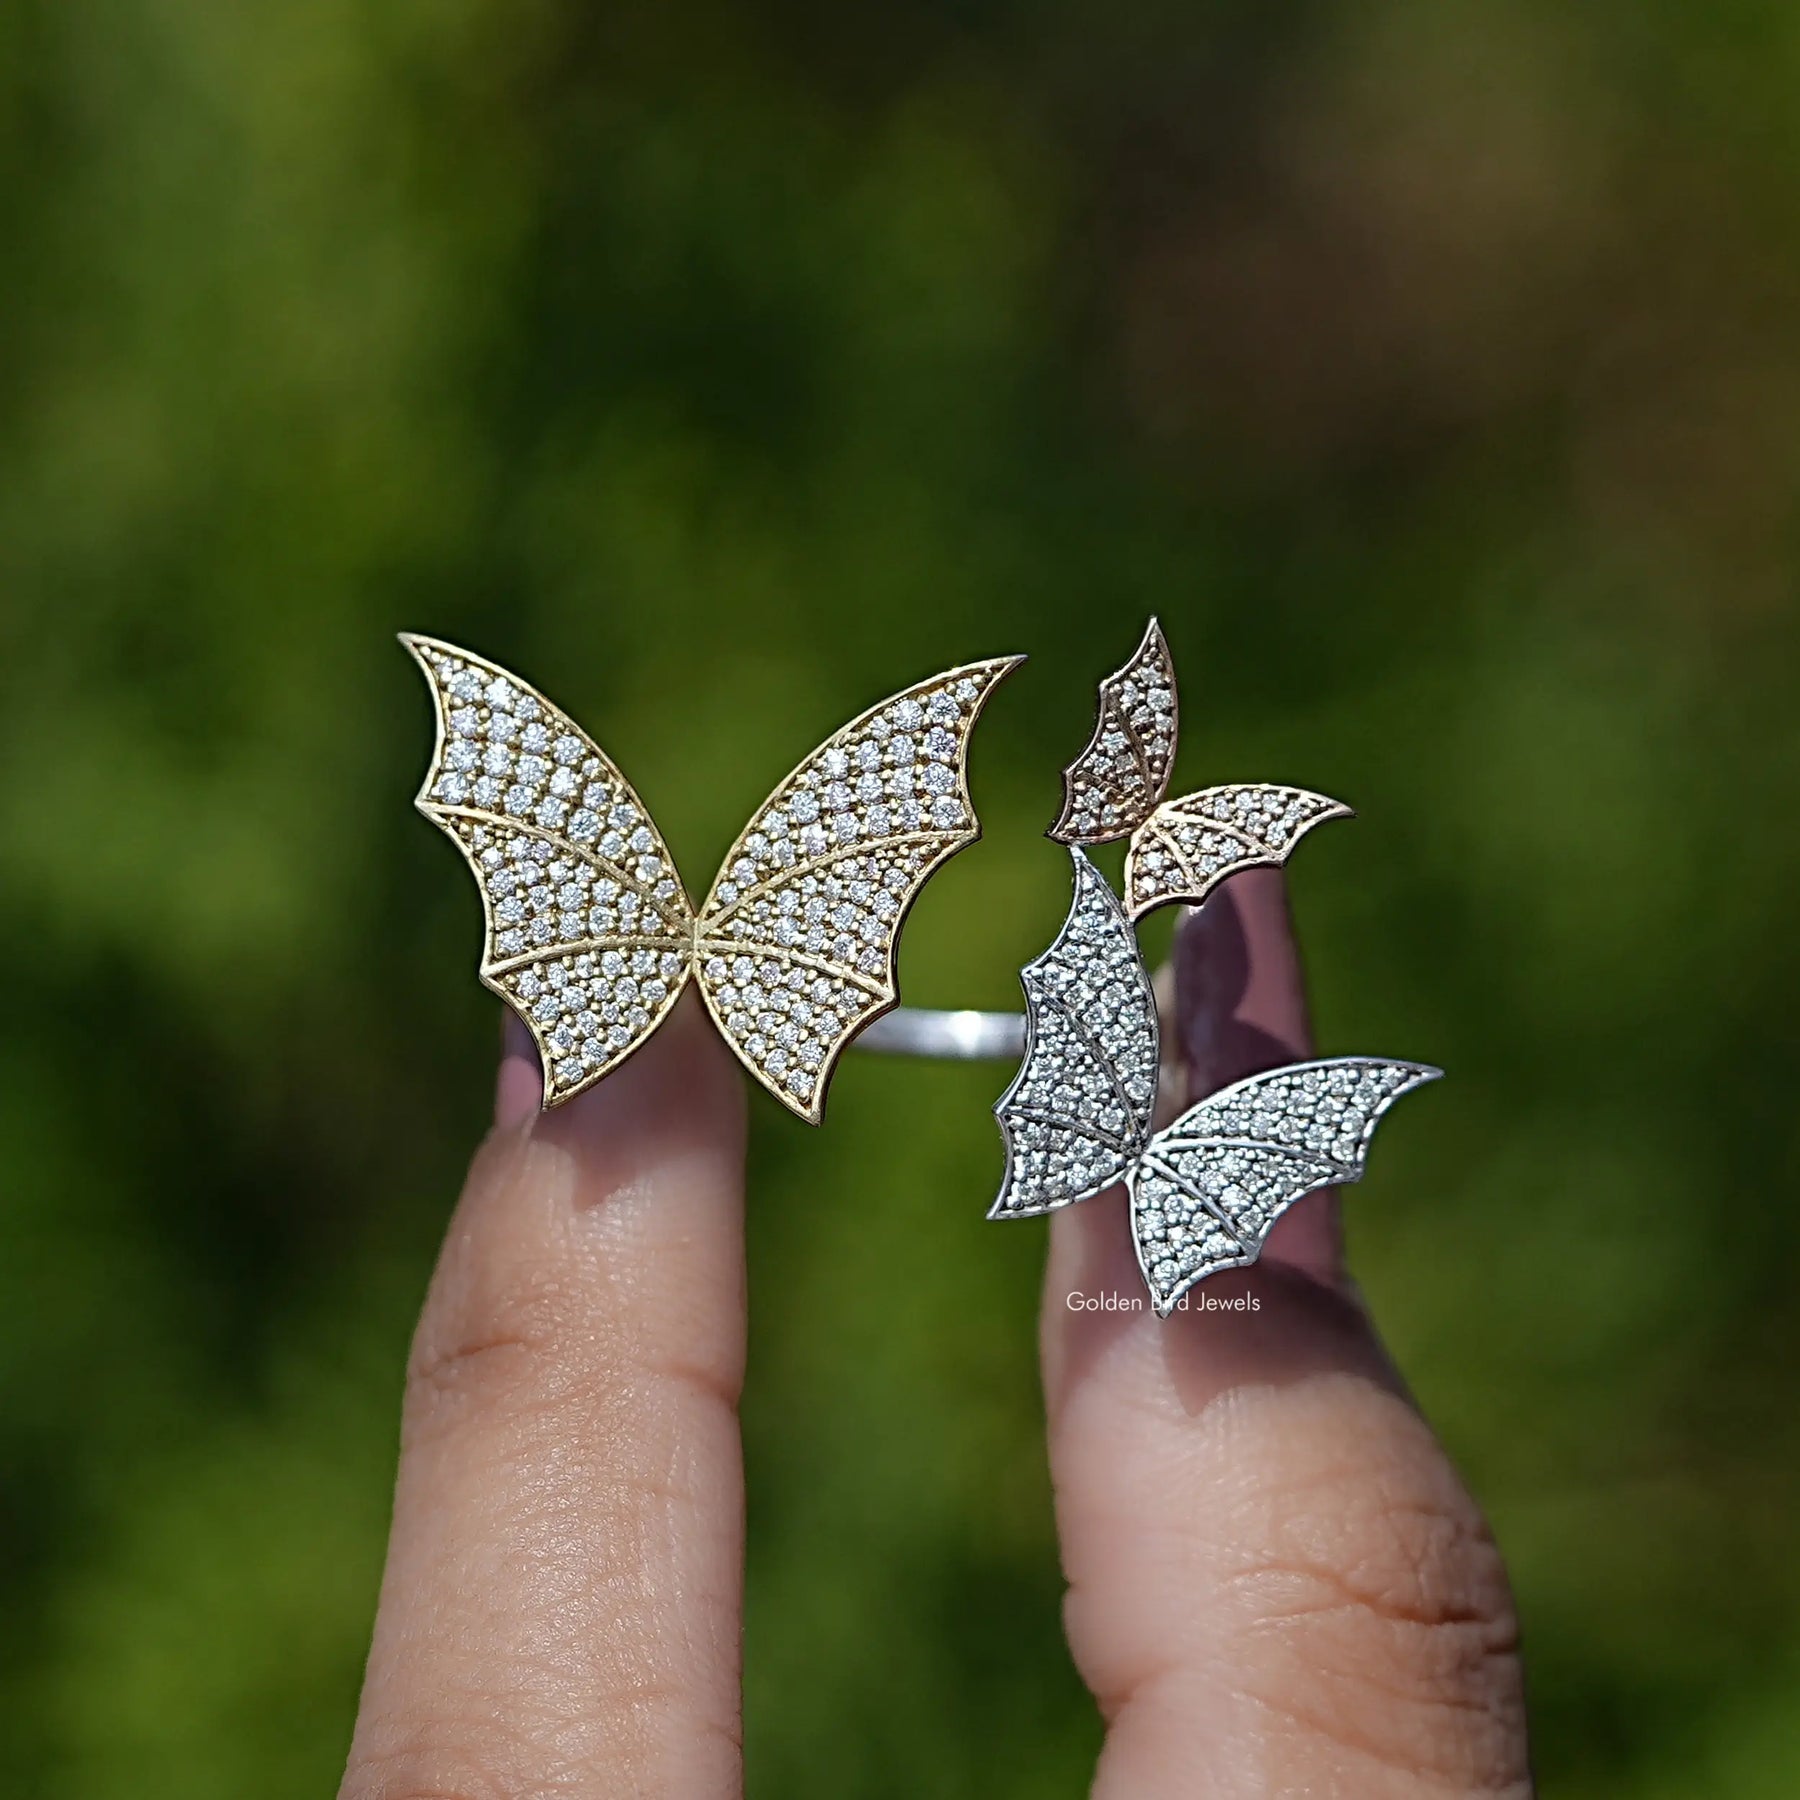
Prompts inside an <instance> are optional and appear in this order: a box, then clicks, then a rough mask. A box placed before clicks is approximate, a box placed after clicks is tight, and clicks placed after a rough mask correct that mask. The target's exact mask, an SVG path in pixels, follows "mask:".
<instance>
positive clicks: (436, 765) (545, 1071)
mask: <svg viewBox="0 0 1800 1800" xmlns="http://www.w3.org/2000/svg"><path fill="white" fill-rule="evenodd" d="M395 636H396V638H397V639H398V640H399V642H400V644H401V647H402V648H403V649H405V651H406V652H407V654H408V655H409V656H411V658H412V659H413V661H414V663H416V664H417V665H418V669H419V674H420V676H421V677H422V678H423V680H424V682H425V690H426V692H427V693H428V694H429V695H430V697H431V714H432V724H433V729H434V732H435V736H434V740H433V743H432V748H431V756H430V759H429V760H428V761H427V763H426V766H425V775H424V778H423V780H422V781H421V782H420V784H419V791H418V792H417V793H416V794H415V795H414V796H413V805H414V807H415V808H416V809H417V810H418V811H419V812H420V813H421V814H423V815H424V817H425V818H427V819H429V820H430V821H431V823H432V824H433V825H435V826H436V827H437V828H438V830H439V831H441V832H442V833H443V834H444V836H445V837H447V838H448V839H449V840H450V842H451V843H452V844H453V845H454V846H455V847H456V851H457V854H458V855H459V856H460V857H461V858H462V860H463V862H464V864H465V865H466V866H467V868H468V870H469V874H470V876H471V877H472V879H473V880H474V883H475V893H476V896H477V898H478V899H479V900H480V902H481V956H480V960H479V961H478V963H477V964H476V978H477V979H478V980H479V981H480V983H481V985H482V986H483V987H484V988H486V989H487V990H488V992H489V993H491V994H493V995H494V996H495V998H497V999H498V1000H499V1001H500V1002H501V1003H502V1004H503V1005H504V1006H505V1007H506V1009H507V1011H508V1012H510V1013H512V1014H513V1016H514V1017H515V1018H517V1019H518V1021H519V1023H520V1024H521V1025H523V1026H524V1027H525V1030H526V1032H527V1033H528V1034H529V1035H530V1038H531V1041H532V1044H533V1046H534V1047H535V1048H536V1050H537V1054H538V1067H539V1072H540V1077H541V1079H542V1084H543V1085H542V1088H541V1090H540V1097H539V1102H538V1107H539V1111H540V1112H550V1111H552V1110H553V1109H555V1108H556V1107H559V1106H562V1105H564V1104H565V1103H566V1102H568V1101H570V1100H573V1099H574V1098H575V1096H576V1095H577V1094H583V1093H586V1092H587V1090H588V1089H589V1088H591V1087H592V1086H593V1085H594V1084H595V1083H596V1082H598V1081H602V1080H604V1079H605V1078H606V1077H607V1076H608V1075H610V1074H611V1073H612V1072H613V1071H614V1070H615V1069H617V1068H618V1067H619V1065H620V1064H621V1063H622V1062H624V1061H625V1060H626V1059H627V1058H628V1057H630V1056H632V1055H633V1054H634V1053H635V1052H636V1051H637V1050H639V1049H641V1048H642V1047H643V1045H644V1044H645V1043H646V1042H647V1041H648V1039H649V1038H650V1037H651V1036H652V1035H653V1034H654V1033H655V1032H656V1031H657V1030H658V1029H659V1028H660V1027H661V1026H662V1024H663V1023H664V1022H665V1021H666V1020H667V1018H668V1016H669V1014H670V1012H672V1011H673V1010H674V1007H675V1003H676V1002H677V1001H678V1000H679V999H680V998H681V991H682V989H683V988H685V987H686V986H687V984H688V983H689V981H691V980H692V979H693V978H694V975H695V969H694V959H693V956H692V955H691V954H689V955H687V956H684V957H683V959H682V966H681V971H680V974H679V976H678V978H677V979H676V980H675V981H673V982H672V983H671V984H670V988H669V993H668V995H667V997H666V998H665V1000H664V1002H663V1004H662V1006H661V1007H660V1008H659V1010H658V1011H657V1012H656V1014H655V1016H654V1017H653V1018H652V1020H651V1022H650V1023H649V1025H647V1026H646V1027H645V1028H644V1030H643V1031H642V1032H640V1033H639V1034H638V1036H637V1037H635V1038H634V1039H633V1040H632V1041H631V1042H630V1043H629V1044H627V1045H625V1046H624V1047H623V1048H621V1049H620V1050H619V1052H618V1054H617V1055H615V1056H612V1057H609V1058H608V1059H607V1060H606V1061H605V1062H603V1063H601V1064H600V1065H599V1066H598V1067H597V1068H595V1069H593V1070H591V1071H589V1072H588V1073H587V1074H585V1075H584V1076H583V1077H582V1079H581V1080H580V1081H577V1082H572V1083H570V1084H569V1085H568V1086H567V1087H564V1088H563V1089H561V1090H560V1091H559V1092H555V1093H552V1092H551V1089H552V1087H553V1085H554V1084H553V1083H552V1081H551V1080H550V1078H549V1071H550V1069H551V1067H552V1064H553V1063H554V1061H555V1058H556V1052H555V1049H554V1048H553V1046H552V1045H551V1044H549V1043H548V1042H547V1041H546V1039H545V1037H544V1035H543V1033H542V1032H541V1031H540V1030H539V1028H538V1022H537V1020H536V1019H534V1018H533V1017H532V1016H531V1013H530V1011H529V1009H528V1008H527V1007H525V1006H523V1005H521V1004H520V1002H519V1001H518V999H517V998H516V997H515V996H514V995H512V994H510V993H508V992H507V990H506V988H505V986H504V985H503V984H504V980H505V978H506V977H507V976H509V975H513V974H517V973H518V972H519V971H520V970H521V969H523V968H525V967H528V966H529V964H530V961H531V960H534V959H524V958H519V957H508V958H505V959H502V960H501V961H499V962H495V961H494V960H493V958H491V957H490V955H489V954H488V950H489V946H490V945H491V944H492V943H493V941H494V936H495V932H496V927H497V921H496V920H495V918H494V913H493V903H492V902H491V901H490V899H489V898H488V890H487V883H486V882H485V881H483V880H482V878H481V870H480V869H479V868H478V867H477V865H476V862H475V855H474V851H473V850H472V849H471V847H470V846H469V845H468V844H467V843H465V842H464V841H463V838H462V836H461V835H460V833H458V832H457V831H456V830H455V828H454V826H453V825H452V823H451V821H452V820H454V819H460V818H467V817H470V816H471V814H470V813H469V812H467V811H460V810H458V809H457V808H455V807H451V806H446V805H444V804H443V803H442V802H441V801H437V800H434V799H433V798H432V797H431V796H432V790H433V788H434V786H435V785H436V782H437V778H438V776H439V774H440V772H441V771H442V768H443V762H444V746H445V742H446V739H447V737H448V726H449V721H448V719H447V718H446V716H445V712H444V697H443V695H442V693H441V692H440V691H439V687H438V683H437V681H436V680H435V679H434V677H433V674H432V671H431V668H430V666H429V664H428V663H427V661H426V652H428V651H436V652H438V653H439V654H440V655H444V656H451V657H456V658H459V659H461V660H462V661H465V662H468V663H473V664H478V665H479V666H480V667H482V668H484V669H489V670H492V671H493V673H494V674H495V675H496V676H499V677H500V678H502V679H503V680H505V681H507V682H510V683H511V684H512V686H514V687H515V688H517V689H519V690H520V691H521V692H522V693H525V694H528V695H530V696H531V697H532V698H533V699H535V700H536V701H537V702H538V703H539V704H540V705H542V706H545V707H547V708H549V709H550V711H552V712H554V713H556V714H557V715H558V716H560V717H562V718H565V719H569V720H570V722H571V724H574V723H575V722H574V720H573V718H572V717H571V715H570V714H569V713H568V711H567V710H566V709H565V708H563V707H560V706H558V705H557V704H556V703H555V701H553V700H551V699H550V698H549V697H548V696H547V695H545V694H544V693H542V692H541V691H540V690H539V689H538V688H536V687H535V686H533V685H532V683H530V682H528V681H526V680H525V679H524V677H523V676H520V675H517V674H515V673H514V672H513V671H512V670H511V669H509V668H507V667H506V666H505V665H504V664H502V663H497V662H495V661H494V660H493V658H492V657H487V656H482V655H481V654H479V653H478V652H477V651H474V650H469V649H467V648H465V647H464V646H463V645H461V644H453V643H451V642H450V641H449V640H448V639H446V638H439V637H432V636H431V635H429V634H428V633H425V632H417V631H401V632H396V633H395ZM575 729H576V730H577V731H581V734H582V736H583V737H585V738H587V741H588V742H589V744H591V745H592V746H593V749H594V752H595V754H596V755H598V756H599V757H600V758H601V759H602V761H603V762H604V763H605V764H606V766H607V767H608V769H610V770H611V772H612V774H613V776H614V777H615V778H616V779H617V780H618V781H619V782H620V783H621V785H622V786H624V787H625V788H626V790H627V791H628V792H629V793H630V794H631V797H632V800H633V802H634V803H635V804H636V805H637V807H638V809H639V811H640V812H642V813H643V815H644V817H645V818H646V819H649V817H650V810H649V808H648V807H646V806H645V805H644V803H643V800H642V798H641V797H640V796H639V795H638V792H637V790H636V788H634V787H633V786H632V785H631V783H630V782H629V781H628V780H627V779H626V777H625V775H624V774H623V772H622V771H621V770H620V769H619V766H618V764H617V763H615V762H614V761H613V760H612V758H611V757H610V756H608V755H607V754H606V752H605V751H604V750H602V749H601V748H600V746H599V745H598V744H595V743H594V742H593V739H592V737H591V736H590V735H589V734H588V733H587V732H586V731H585V730H583V729H582V727H580V726H579V725H576V726H575ZM480 816H482V817H492V818H493V819H494V822H495V824H496V825H497V826H502V827H510V828H512V829H516V830H518V831H521V832H524V833H526V834H527V835H531V836H536V837H554V834H553V833H548V832H545V831H543V830H542V829H541V828H539V827H537V826H535V825H532V824H530V823H528V822H526V821H522V820H515V819H506V818H502V817H501V816H500V815H497V814H493V815H488V814H482V815H480ZM652 829H655V827H654V825H652ZM659 836H660V833H659ZM664 848H665V852H666V846H665V847H664ZM670 867H671V869H673V867H674V863H673V859H672V858H671V859H670ZM675 878H676V881H677V882H678V883H679V881H680V879H681V878H680V875H679V874H677V875H676V877H675ZM681 899H682V904H683V906H684V907H685V908H686V909H687V911H688V913H689V915H690V917H691V916H692V912H693V905H692V902H691V901H690V900H688V899H687V896H686V893H685V891H683V892H682V894H681ZM671 941H672V940H671ZM556 950H557V947H556V946H551V947H550V949H548V950H546V952H545V954H544V957H543V958H538V959H535V960H547V959H548V958H549V957H551V956H553V955H554V954H556ZM578 953H579V952H576V951H571V952H570V954H578Z"/></svg>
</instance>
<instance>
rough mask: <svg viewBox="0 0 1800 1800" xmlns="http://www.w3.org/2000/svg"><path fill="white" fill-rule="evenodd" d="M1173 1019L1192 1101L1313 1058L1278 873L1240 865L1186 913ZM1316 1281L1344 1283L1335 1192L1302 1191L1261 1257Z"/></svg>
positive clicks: (1303, 989)
mask: <svg viewBox="0 0 1800 1800" xmlns="http://www.w3.org/2000/svg"><path fill="white" fill-rule="evenodd" d="M1175 1019H1176V1029H1177V1031H1178V1033H1179V1035H1180V1039H1181V1052H1182V1056H1183V1058H1184V1060H1185V1061H1186V1063H1187V1093H1188V1101H1189V1104H1190V1105H1191V1104H1192V1103H1193V1102H1194V1101H1196V1100H1203V1099H1205V1097H1206V1096H1207V1095H1208V1094H1211V1093H1216V1092H1217V1091H1218V1090H1219V1089H1220V1088H1222V1087H1228V1086H1229V1085H1230V1084H1231V1083H1232V1082H1234V1081H1241V1080H1242V1079H1243V1078H1244V1077H1245V1076H1246V1075H1255V1074H1258V1073H1259V1072H1260V1071H1262V1070H1264V1069H1274V1068H1279V1067H1280V1066H1281V1064H1283V1063H1290V1062H1295V1061H1297V1060H1303V1059H1304V1058H1306V1057H1308V1056H1310V1055H1311V1054H1312V1044H1313V1039H1312V1026H1311V1023H1310V1021H1309V1020H1308V1018H1307V1013H1306V980H1305V975H1304V973H1303V972H1302V970H1301V967H1300V951H1299V947H1298V945H1297V944H1296V943H1295V941H1294V928H1293V920H1292V918H1291V916H1290V915H1289V912H1288V903H1287V884H1286V882H1285V881H1284V880H1283V879H1282V874H1281V871H1280V870H1279V869H1245V870H1244V871H1242V873H1240V874H1237V875H1233V876H1232V877H1231V878H1230V879H1229V880H1228V881H1225V882H1223V883H1222V884H1221V885H1220V886H1219V887H1218V888H1217V889H1215V890H1214V892H1213V893H1212V895H1211V897H1210V898H1209V899H1208V900H1207V902H1206V904H1205V905H1204V906H1202V907H1199V908H1197V909H1195V910H1194V911H1192V912H1189V913H1188V914H1187V916H1186V917H1185V918H1184V919H1183V920H1182V921H1181V926H1180V928H1179V930H1178V931H1177V932H1176V934H1175ZM1263 1255H1264V1258H1265V1259H1266V1260H1268V1261H1271V1262H1279V1263H1285V1264H1287V1265H1288V1266H1289V1267H1292V1268H1297V1269H1300V1270H1303V1271H1304V1272H1305V1273H1306V1274H1308V1275H1310V1276H1312V1277H1313V1278H1314V1279H1315V1280H1318V1281H1322V1282H1327V1283H1336V1282H1340V1281H1341V1280H1342V1278H1343V1243H1342V1236H1341V1233H1340V1230H1339V1224H1338V1206H1337V1196H1336V1195H1335V1194H1333V1193H1331V1192H1329V1191H1320V1192H1318V1193H1314V1194H1308V1195H1307V1196H1306V1197H1305V1198H1304V1199H1301V1200H1298V1201H1296V1202H1295V1203H1294V1205H1293V1206H1292V1207H1291V1208H1290V1209H1289V1210H1288V1212H1287V1213H1285V1214H1284V1215H1283V1216H1282V1217H1281V1218H1280V1219H1278V1220H1277V1221H1276V1222H1275V1225H1274V1228H1273V1229H1272V1230H1271V1232H1270V1234H1269V1240H1268V1243H1267V1245H1266V1247H1265V1249H1264V1251H1263Z"/></svg>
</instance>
